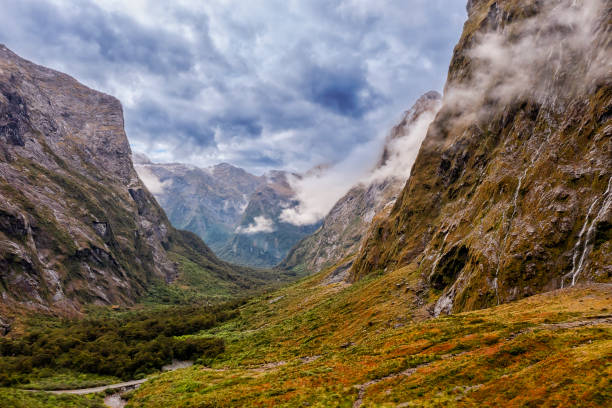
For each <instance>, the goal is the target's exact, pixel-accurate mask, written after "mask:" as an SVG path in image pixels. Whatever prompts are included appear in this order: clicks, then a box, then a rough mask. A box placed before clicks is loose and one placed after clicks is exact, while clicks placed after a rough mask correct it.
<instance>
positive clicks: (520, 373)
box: [128, 268, 612, 408]
mask: <svg viewBox="0 0 612 408" xmlns="http://www.w3.org/2000/svg"><path fill="white" fill-rule="evenodd" d="M412 272H413V271H412V270H409V269H406V268H404V269H403V270H398V271H395V272H392V273H389V274H385V275H381V276H377V277H371V278H367V279H365V280H363V281H360V282H358V283H356V284H354V285H350V286H349V285H346V284H332V285H325V276H324V274H320V275H317V276H315V277H312V278H309V279H307V280H305V281H302V282H300V283H298V284H295V285H293V286H291V287H288V288H285V289H282V290H280V291H279V292H276V293H274V294H271V295H268V296H265V297H261V298H258V299H256V300H253V301H251V302H250V303H248V304H246V305H245V306H242V308H241V313H240V316H239V317H237V318H234V319H232V320H229V321H227V322H225V323H223V324H222V325H221V326H217V327H215V328H213V329H209V330H207V331H203V332H202V333H200V334H199V335H206V336H209V335H214V336H215V337H221V338H223V339H224V340H225V342H226V351H225V353H224V354H222V355H220V356H219V357H217V358H216V360H215V361H214V362H213V363H212V364H211V367H209V368H207V367H203V366H194V367H191V368H186V369H181V370H177V371H175V372H172V373H167V374H163V375H161V376H159V377H157V378H155V379H154V380H152V381H149V382H147V383H145V384H143V386H142V387H141V388H139V389H138V390H137V391H136V392H135V393H134V395H132V396H131V398H130V402H129V404H128V407H134V408H140V407H189V406H191V407H247V406H248V407H258V406H259V407H268V406H281V407H306V406H308V407H355V408H356V407H429V406H432V407H434V406H440V407H442V406H444V407H448V406H457V407H460V406H491V407H493V406H494V407H499V406H504V407H522V406H538V407H541V406H544V407H546V406H549V407H569V406H572V407H574V406H583V407H599V406H606V405H607V404H609V403H610V401H612V383H611V379H612V285H608V284H592V285H588V286H577V287H574V288H570V289H564V290H558V291H555V292H550V293H546V294H541V295H537V296H533V297H530V298H526V299H523V300H521V301H518V302H514V303H511V304H505V305H501V306H497V307H493V308H490V309H485V310H479V311H474V312H468V313H461V314H456V315H451V316H446V317H440V318H436V319H429V320H428V319H427V317H428V316H427V315H426V312H425V310H424V308H423V307H422V305H421V304H420V301H419V297H418V296H417V295H416V293H415V290H414V289H413V288H414V287H415V283H416V280H415V279H416V278H415V277H414V274H413V273H412Z"/></svg>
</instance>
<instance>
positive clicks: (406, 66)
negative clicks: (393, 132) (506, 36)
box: [0, 0, 466, 173]
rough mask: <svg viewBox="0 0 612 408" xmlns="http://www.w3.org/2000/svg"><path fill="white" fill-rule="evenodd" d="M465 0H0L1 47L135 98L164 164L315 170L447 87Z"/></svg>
mask: <svg viewBox="0 0 612 408" xmlns="http://www.w3.org/2000/svg"><path fill="white" fill-rule="evenodd" d="M465 3H466V1H465V0H336V1H331V0H299V1H298V0H251V1H245V0H200V1H195V0H180V1H177V0H174V1H147V0H129V1H128V0H89V1H86V0H83V1H79V0H0V8H1V9H2V14H3V18H2V24H1V25H0V42H2V43H4V44H5V45H6V46H7V47H8V48H10V49H12V50H13V51H15V52H16V53H17V54H19V55H21V56H22V57H24V58H27V59H30V60H32V61H34V62H36V63H39V64H42V65H45V66H49V67H51V68H54V69H57V70H60V71H63V72H66V73H68V74H70V75H72V76H74V77H75V78H77V79H78V80H79V81H81V82H83V83H85V84H86V85H88V86H91V87H93V88H96V89H99V90H101V91H104V92H107V93H110V94H112V95H115V96H117V97H118V98H119V99H120V100H121V102H122V103H123V107H124V111H125V120H126V130H127V133H128V137H129V139H130V143H131V145H132V148H133V149H134V150H136V151H141V152H144V153H146V154H147V155H149V156H150V157H151V158H152V159H153V160H154V161H177V162H187V163H191V164H195V165H199V166H208V165H210V164H215V163H218V162H222V161H227V162H230V163H232V164H235V165H237V166H240V167H244V168H246V169H248V170H251V171H253V172H256V173H261V172H263V171H266V170H268V169H272V168H276V169H291V170H294V171H305V170H308V169H309V168H311V167H312V166H315V165H318V164H322V163H334V162H337V161H340V160H342V159H344V158H345V157H347V156H349V155H350V154H351V153H352V152H353V150H354V149H364V146H367V148H366V150H375V149H372V148H370V147H371V146H377V141H380V140H382V138H383V137H384V136H385V134H386V132H387V131H388V130H389V128H390V127H391V126H392V125H393V123H394V122H396V121H397V120H398V119H399V118H400V116H401V114H402V112H403V111H404V110H406V109H408V108H409V107H410V106H411V104H412V103H413V102H414V101H415V100H416V99H417V98H418V97H419V96H420V95H421V94H423V93H424V92H426V91H428V90H431V89H433V90H440V91H441V90H442V87H443V85H444V81H445V78H446V73H447V70H448V63H449V61H450V57H451V54H452V49H453V47H454V45H455V43H456V42H457V40H458V38H459V35H460V32H461V28H462V25H463V22H464V20H465V18H466V12H465Z"/></svg>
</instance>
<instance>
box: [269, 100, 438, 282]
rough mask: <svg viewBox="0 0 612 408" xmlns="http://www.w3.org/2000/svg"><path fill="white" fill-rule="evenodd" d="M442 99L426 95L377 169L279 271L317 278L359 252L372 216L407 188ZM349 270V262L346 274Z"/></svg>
mask: <svg viewBox="0 0 612 408" xmlns="http://www.w3.org/2000/svg"><path fill="white" fill-rule="evenodd" d="M440 99H441V95H440V94H438V93H437V92H435V91H432V92H428V93H426V94H425V95H423V96H421V97H420V98H419V99H418V100H417V101H416V102H415V104H414V106H412V107H411V108H410V109H409V110H407V111H406V112H405V113H404V115H403V117H402V120H401V121H400V122H399V123H398V124H397V125H396V126H394V127H393V129H391V132H390V133H389V136H388V137H387V140H386V143H385V146H384V148H383V151H382V152H381V156H380V158H379V160H378V163H377V164H376V166H375V167H374V168H373V169H371V171H370V172H369V173H368V175H367V177H366V178H365V179H364V180H363V181H362V182H360V183H359V184H357V185H356V186H354V187H353V188H351V189H350V190H349V191H348V192H347V193H346V194H345V195H344V196H343V197H342V198H341V199H340V200H338V202H337V203H336V204H335V205H334V207H333V208H332V209H331V211H330V212H329V214H328V215H327V216H326V217H325V219H324V220H323V225H322V226H321V227H320V228H319V229H318V230H317V231H316V232H315V233H314V234H312V235H310V236H308V237H306V238H304V239H303V240H302V241H300V242H299V243H298V244H297V245H295V247H293V248H292V250H291V252H289V254H288V255H287V258H286V259H285V260H283V262H282V263H281V264H280V265H279V267H280V268H282V269H286V270H297V271H305V272H307V273H315V272H319V271H320V270H322V269H324V268H326V267H328V266H330V265H334V264H335V263H337V262H339V261H340V260H342V259H344V258H348V257H350V256H352V255H355V254H356V253H357V252H358V251H359V248H360V246H361V243H362V240H363V237H364V236H365V234H366V232H367V231H368V228H369V227H370V224H371V223H372V220H373V219H374V217H375V216H379V217H384V216H385V215H384V214H383V212H384V211H388V210H390V208H391V206H392V205H393V203H394V202H395V200H396V199H397V196H398V195H399V193H400V192H401V190H402V188H403V187H404V184H405V183H406V179H407V177H408V175H409V171H410V168H411V166H412V161H413V160H414V159H412V158H410V157H408V155H409V152H410V151H411V150H414V149H417V148H418V146H419V145H420V144H421V142H422V139H423V137H424V136H425V132H426V130H427V127H428V126H429V123H430V122H431V121H432V120H433V117H434V115H435V113H436V111H437V109H438V108H439V102H440ZM349 266H350V261H348V262H347V264H346V266H345V267H344V268H343V269H344V270H345V271H347V270H348V268H349ZM302 273H303V272H302Z"/></svg>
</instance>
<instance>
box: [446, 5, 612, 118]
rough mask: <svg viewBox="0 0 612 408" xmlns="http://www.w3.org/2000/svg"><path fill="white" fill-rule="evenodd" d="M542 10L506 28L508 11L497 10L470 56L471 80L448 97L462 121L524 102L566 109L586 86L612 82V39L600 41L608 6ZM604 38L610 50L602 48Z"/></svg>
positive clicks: (454, 85)
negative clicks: (506, 13) (611, 41)
mask: <svg viewBox="0 0 612 408" xmlns="http://www.w3.org/2000/svg"><path fill="white" fill-rule="evenodd" d="M537 7H540V8H542V9H543V10H541V11H540V12H539V13H538V14H536V15H535V16H534V17H532V18H528V19H526V20H519V21H517V22H510V23H506V24H505V25H504V24H503V23H502V22H501V21H500V20H502V19H504V17H505V16H504V12H503V10H502V9H501V8H498V6H497V5H496V4H494V5H493V6H491V9H490V10H489V21H488V24H489V31H487V32H486V33H484V34H480V35H479V36H477V37H476V38H475V41H474V45H473V46H472V48H471V49H470V50H469V51H468V56H469V57H470V58H471V80H469V81H465V80H464V79H462V80H461V82H453V83H451V84H449V85H448V87H447V90H446V93H445V95H444V104H445V106H447V107H450V108H452V109H453V110H455V111H462V112H463V115H462V117H461V120H464V121H466V122H471V121H473V120H474V119H475V117H476V116H480V117H483V116H486V115H487V114H488V113H489V110H490V109H491V108H492V109H496V108H495V107H496V106H504V105H507V104H509V103H512V102H514V101H516V100H518V99H522V100H524V99H529V100H533V101H536V102H539V103H546V102H548V103H550V104H551V105H553V106H555V105H556V106H558V107H562V106H564V102H565V100H568V99H570V98H572V97H573V96H574V95H575V94H576V92H584V91H585V89H584V87H585V86H586V87H590V86H592V85H593V84H594V83H596V82H597V81H599V80H601V79H603V78H606V77H609V75H610V72H612V61H611V60H610V51H609V41H610V40H609V34H608V35H607V36H606V35H600V31H601V30H605V29H606V28H605V25H606V24H608V23H607V22H606V21H602V19H605V16H606V15H607V14H606V13H604V8H605V7H606V6H605V1H604V0H560V1H554V2H553V1H550V2H543V3H541V4H539V5H538V6H537ZM602 38H604V39H605V38H608V39H607V44H598V42H601V39H602ZM604 41H605V40H604ZM578 88H582V89H578ZM492 102H495V103H492Z"/></svg>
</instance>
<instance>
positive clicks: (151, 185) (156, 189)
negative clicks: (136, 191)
mask: <svg viewBox="0 0 612 408" xmlns="http://www.w3.org/2000/svg"><path fill="white" fill-rule="evenodd" d="M134 168H135V169H136V173H138V177H140V180H141V181H142V182H143V183H144V185H145V186H147V189H149V191H150V192H151V194H162V193H163V192H164V189H165V188H166V187H167V186H168V185H170V183H172V181H171V180H167V181H164V182H162V181H160V179H159V178H158V177H157V176H156V175H155V174H153V172H152V171H151V170H150V169H149V167H148V166H147V165H138V164H136V165H134Z"/></svg>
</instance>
